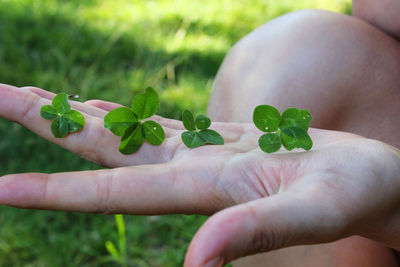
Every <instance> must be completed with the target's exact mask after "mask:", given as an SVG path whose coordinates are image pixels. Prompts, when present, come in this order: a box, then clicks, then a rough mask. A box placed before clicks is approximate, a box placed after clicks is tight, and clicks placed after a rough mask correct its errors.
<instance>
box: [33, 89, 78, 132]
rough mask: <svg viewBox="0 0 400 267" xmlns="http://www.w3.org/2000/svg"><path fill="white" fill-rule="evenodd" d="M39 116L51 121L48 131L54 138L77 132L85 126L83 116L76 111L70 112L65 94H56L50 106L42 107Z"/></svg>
mask: <svg viewBox="0 0 400 267" xmlns="http://www.w3.org/2000/svg"><path fill="white" fill-rule="evenodd" d="M40 116H41V117H42V118H44V119H46V120H52V123H51V127H50V129H51V132H52V133H53V135H54V137H56V138H62V137H65V136H67V135H68V133H74V132H78V131H80V130H82V129H83V127H84V126H85V118H84V117H83V115H82V114H81V113H80V112H78V111H76V110H71V106H70V105H69V103H68V95H67V94H66V93H59V94H57V95H56V96H55V97H54V98H53V101H52V105H44V106H42V108H41V109H40Z"/></svg>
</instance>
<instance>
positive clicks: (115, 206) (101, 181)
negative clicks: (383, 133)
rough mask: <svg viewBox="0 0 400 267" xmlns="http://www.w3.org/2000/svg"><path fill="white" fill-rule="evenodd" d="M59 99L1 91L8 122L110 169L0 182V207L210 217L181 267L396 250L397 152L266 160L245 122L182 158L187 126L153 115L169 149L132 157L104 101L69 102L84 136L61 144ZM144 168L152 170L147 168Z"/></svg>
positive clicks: (349, 149)
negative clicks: (345, 243) (44, 109)
mask: <svg viewBox="0 0 400 267" xmlns="http://www.w3.org/2000/svg"><path fill="white" fill-rule="evenodd" d="M53 96H54V95H53V94H52V93H50V92H47V91H44V90H41V89H38V88H16V87H12V86H7V85H0V116H2V117H5V118H6V119H9V120H13V121H17V122H18V123H20V124H22V125H24V126H26V127H27V128H29V129H31V130H32V131H34V132H36V133H37V134H39V135H41V136H42V137H44V138H46V139H48V140H50V141H52V142H54V143H56V144H59V145H60V146H62V147H65V148H66V149H69V150H71V151H72V152H74V153H76V154H78V155H80V156H83V157H85V158H87V159H88V160H91V161H94V162H97V163H99V164H101V165H104V166H108V167H115V168H114V169H107V170H98V171H84V172H71V173H56V174H38V173H30V174H29V173H28V174H13V175H6V176H3V177H1V178H0V204H3V205H10V206H14V207H20V208H35V209H52V210H65V211H81V212H102V213H128V214H148V215H150V214H166V213H185V214H193V213H197V214H207V215H211V214H214V213H216V214H214V215H213V216H212V217H211V218H210V219H209V220H208V221H207V222H206V223H205V224H204V225H203V226H202V227H201V229H200V230H199V231H198V233H197V234H196V236H195V237H194V239H193V240H192V243H191V245H190V247H189V250H188V252H187V255H186V260H185V266H205V264H206V263H208V264H210V265H207V266H222V264H223V263H226V262H228V261H231V260H233V259H235V258H238V257H242V256H245V255H250V254H254V253H258V252H263V251H269V250H272V249H277V248H281V247H286V246H292V245H299V244H316V243H323V242H329V241H334V240H338V239H341V238H344V237H347V236H350V235H363V236H365V237H367V238H372V239H375V240H378V241H382V242H386V243H387V244H389V245H391V246H392V247H396V246H397V247H399V241H398V240H399V236H400V233H399V230H398V225H399V222H400V211H399V208H398V207H399V205H398V203H399V200H400V179H398V178H399V173H400V163H399V162H400V153H399V151H398V150H396V149H394V148H393V147H391V146H388V145H386V144H384V143H381V142H378V141H374V140H369V139H366V138H363V137H360V136H356V135H353V134H348V133H343V132H335V131H325V130H318V129H310V131H309V133H310V135H311V137H312V139H313V141H314V147H313V149H312V151H310V152H290V153H289V152H285V151H282V152H279V153H276V154H272V155H268V154H265V153H264V152H261V150H260V149H259V148H258V144H257V140H258V137H259V136H260V134H261V132H260V131H259V130H257V129H256V128H255V127H254V126H253V125H252V124H247V123H213V124H212V126H211V128H213V129H215V130H217V131H218V132H220V133H221V135H222V136H223V137H224V138H225V143H226V144H225V145H223V146H215V145H207V146H203V147H199V148H196V149H188V148H186V147H185V146H184V145H183V144H182V142H181V138H180V134H181V132H182V131H183V128H182V123H181V122H180V121H175V120H170V119H164V118H161V117H158V116H155V117H153V118H151V119H153V120H157V121H158V122H159V123H160V124H162V125H163V127H164V130H165V132H166V137H167V138H166V140H165V142H164V143H163V144H162V145H161V146H157V147H156V146H152V145H149V144H147V143H145V144H144V145H143V146H142V148H141V149H140V150H139V151H138V152H137V153H135V154H132V155H128V156H127V155H123V154H121V153H119V152H118V144H119V138H118V137H116V136H114V135H113V134H112V133H111V132H110V131H109V130H107V129H104V127H103V117H104V116H105V114H107V111H108V110H111V109H114V108H116V107H118V106H119V105H117V104H114V103H109V102H104V101H97V100H96V101H89V102H86V103H78V102H72V107H73V108H74V109H77V110H79V111H80V112H81V113H82V114H83V115H84V116H85V118H86V126H85V128H84V129H83V130H82V131H81V132H78V133H74V134H70V135H68V136H67V137H66V138H63V139H56V138H54V137H53V136H52V134H51V132H50V130H49V129H50V124H49V121H46V120H44V119H42V118H41V117H40V115H39V113H40V108H41V106H42V105H47V104H49V103H50V102H51V101H50V99H52V98H53ZM143 164H144V165H143Z"/></svg>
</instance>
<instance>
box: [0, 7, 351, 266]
mask: <svg viewBox="0 0 400 267" xmlns="http://www.w3.org/2000/svg"><path fill="white" fill-rule="evenodd" d="M244 3H246V4H244ZM315 7H319V8H328V9H330V10H336V11H340V12H346V11H347V12H348V11H349V9H350V5H349V0H320V1H317V0H314V1H313V0H301V1H293V0H248V1H231V0H221V1H215V0H203V1H187V0H175V1H174V0H162V1H161V0H160V1H155V0H147V1H144V0H143V1H139V0H136V1H135V0H131V1H128V0H116V1H100V0H85V1H61V0H59V1H56V0H46V1H39V0H19V1H15V0H0V82H2V83H9V84H13V85H16V86H25V85H34V86H38V87H42V88H45V89H47V90H51V91H54V92H60V91H65V92H68V93H76V94H79V95H80V96H81V99H82V100H86V99H92V98H98V99H104V100H108V101H115V102H118V103H121V104H128V103H129V102H130V101H131V100H132V98H133V96H134V95H135V94H136V93H137V92H139V91H143V89H144V88H145V87H147V86H153V87H154V88H156V90H157V91H158V92H159V93H160V95H161V100H162V102H161V107H160V112H159V113H160V114H161V115H163V116H166V117H170V118H179V117H180V113H181V110H183V109H185V108H190V109H191V110H192V111H193V112H195V113H197V112H205V111H206V107H207V102H208V97H209V94H210V91H211V85H212V83H213V79H214V77H215V74H216V72H217V70H218V68H219V65H220V64H221V62H222V60H223V58H224V56H225V55H226V53H227V52H228V50H229V48H230V47H231V46H232V45H233V44H234V43H235V42H237V41H238V40H239V39H240V38H242V37H243V36H244V35H246V34H247V33H249V32H250V31H252V30H253V29H255V28H256V27H257V26H259V25H261V24H263V23H265V22H266V21H268V20H270V19H272V18H274V17H276V16H279V15H281V14H284V13H287V12H290V11H293V10H296V9H300V8H315ZM188 96H190V98H188ZM0 137H1V139H0V175H4V174H7V173H15V172H60V171H72V170H87V169H96V168H98V167H97V166H96V165H94V164H92V163H88V162H86V161H84V160H83V159H81V158H79V157H77V156H75V155H73V154H71V153H69V152H67V151H65V150H64V149H61V148H59V147H57V146H55V145H53V144H50V143H48V142H47V141H45V140H42V139H41V138H39V137H37V136H36V135H34V134H32V133H31V132H30V131H29V130H26V129H24V128H23V127H21V126H19V125H17V124H14V123H11V122H8V121H6V120H4V119H0ZM55 158H57V159H59V160H57V161H55V160H54V159H55ZM205 219H206V218H205V217H202V216H182V215H170V216H153V217H140V216H125V221H126V231H127V243H128V247H127V249H128V250H127V255H128V265H129V266H181V265H182V263H183V257H184V254H185V250H186V248H187V245H188V244H189V242H190V239H191V237H192V236H193V234H194V233H195V232H196V230H197V229H198V228H199V227H200V225H201V224H202V223H203V222H204V220H205ZM117 238H118V235H117V232H116V228H115V222H114V218H113V217H112V216H107V215H90V214H77V213H65V212H47V211H31V210H17V209H13V208H8V207H0V266H98V265H99V266H101V265H104V266H110V264H111V263H110V262H107V261H106V260H107V259H108V258H107V257H108V253H107V251H106V249H105V246H104V244H105V242H106V241H107V240H111V241H113V242H114V243H115V244H117ZM111 265H112V264H111Z"/></svg>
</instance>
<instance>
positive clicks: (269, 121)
mask: <svg viewBox="0 0 400 267" xmlns="http://www.w3.org/2000/svg"><path fill="white" fill-rule="evenodd" d="M311 119H312V117H311V114H310V113H309V112H308V111H307V110H305V109H297V108H288V109H287V110H285V111H284V112H283V113H282V116H281V114H280V113H279V111H278V110H277V109H276V108H274V107H272V106H269V105H261V106H257V107H256V108H255V109H254V112H253V122H254V124H255V125H256V127H257V128H258V129H260V130H261V131H263V132H266V134H264V135H262V136H261V137H260V139H258V144H259V146H260V148H261V149H262V150H263V151H264V152H266V153H273V152H276V151H278V150H279V149H280V148H281V146H282V145H283V146H284V147H285V148H286V149H287V150H289V151H291V150H293V149H294V148H303V149H305V150H307V151H308V150H310V149H311V147H312V145H313V143H312V140H311V138H310V136H309V135H308V133H307V131H308V128H309V127H310V122H311Z"/></svg>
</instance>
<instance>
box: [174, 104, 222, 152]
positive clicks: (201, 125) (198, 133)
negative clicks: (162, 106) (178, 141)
mask: <svg viewBox="0 0 400 267" xmlns="http://www.w3.org/2000/svg"><path fill="white" fill-rule="evenodd" d="M182 121H183V126H184V127H185V128H186V130H188V131H186V132H183V133H182V135H181V137H182V141H183V143H184V144H185V145H186V146H187V147H188V148H195V147H199V146H202V145H205V144H206V143H210V144H214V145H223V144H224V139H223V138H222V136H221V135H220V134H219V133H218V132H216V131H214V130H211V129H208V127H210V125H211V120H210V118H208V117H207V116H205V115H198V116H197V117H196V120H195V119H194V116H193V114H192V113H191V112H190V111H189V110H185V111H184V112H183V113H182Z"/></svg>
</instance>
